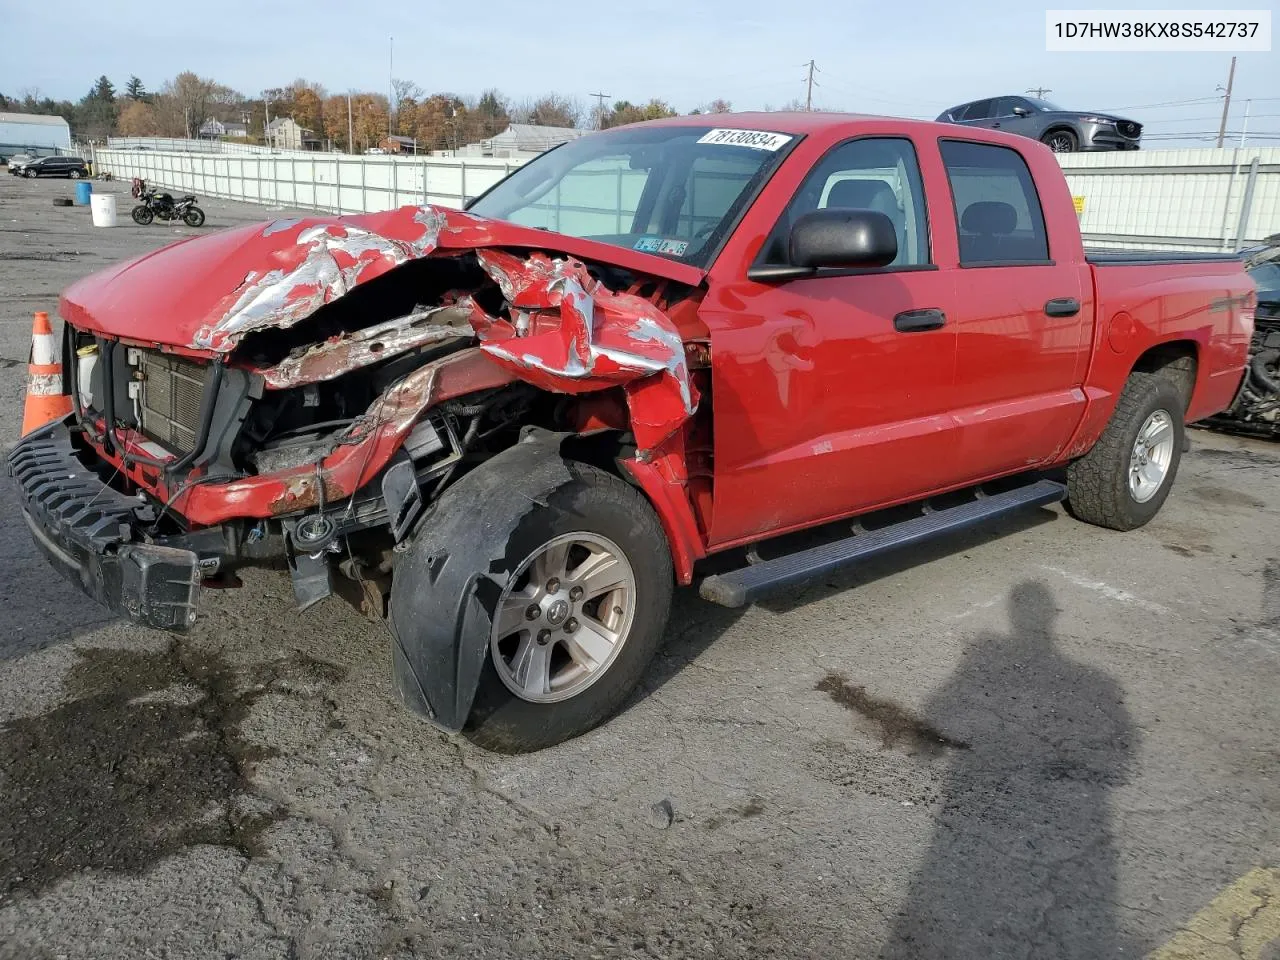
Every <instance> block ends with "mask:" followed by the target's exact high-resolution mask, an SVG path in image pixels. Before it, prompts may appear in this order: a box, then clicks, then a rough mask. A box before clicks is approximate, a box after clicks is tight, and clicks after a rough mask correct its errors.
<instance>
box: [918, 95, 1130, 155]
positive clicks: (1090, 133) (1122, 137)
mask: <svg viewBox="0 0 1280 960" xmlns="http://www.w3.org/2000/svg"><path fill="white" fill-rule="evenodd" d="M938 120H939V121H941V122H943V123H962V124H965V125H966V126H974V127H988V128H990V129H992V130H1003V131H1004V132H1005V133H1016V134H1017V135H1018V136H1020V137H1030V138H1031V139H1033V140H1039V141H1040V142H1041V143H1043V144H1045V145H1046V146H1048V147H1049V149H1050V150H1052V151H1053V152H1054V153H1075V152H1076V151H1077V150H1137V149H1138V146H1139V141H1140V140H1141V139H1142V124H1140V123H1136V122H1135V121H1133V120H1126V119H1125V118H1124V117H1117V116H1113V115H1111V114H1108V113H1097V112H1095V111H1089V110H1083V111H1079V110H1063V109H1062V108H1061V107H1059V106H1058V105H1057V104H1053V103H1050V102H1049V101H1048V100H1040V99H1037V98H1036V97H991V98H989V99H987V100H973V101H971V102H970V103H962V104H960V106H958V107H952V108H951V109H950V110H946V111H944V112H943V113H942V115H941V116H940V117H938Z"/></svg>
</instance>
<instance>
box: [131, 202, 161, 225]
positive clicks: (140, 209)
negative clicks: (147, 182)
mask: <svg viewBox="0 0 1280 960" xmlns="http://www.w3.org/2000/svg"><path fill="white" fill-rule="evenodd" d="M131 216H132V217H133V222H134V223H136V224H139V225H140V226H143V227H145V226H146V225H147V224H149V223H151V221H153V220H155V218H156V215H155V214H154V213H152V212H151V208H150V207H148V206H147V205H146V204H144V203H140V204H138V205H137V206H136V207H134V208H133V213H132V214H131Z"/></svg>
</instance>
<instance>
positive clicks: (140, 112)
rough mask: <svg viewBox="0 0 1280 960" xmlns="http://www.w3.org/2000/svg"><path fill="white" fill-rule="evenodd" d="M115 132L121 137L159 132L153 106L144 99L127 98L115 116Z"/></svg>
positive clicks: (149, 135)
mask: <svg viewBox="0 0 1280 960" xmlns="http://www.w3.org/2000/svg"><path fill="white" fill-rule="evenodd" d="M116 132H117V133H118V134H120V136H122V137H153V136H155V135H156V134H158V133H159V132H160V122H159V120H157V119H156V111H155V108H154V107H152V106H151V104H149V103H147V102H146V101H145V100H128V101H126V102H125V104H124V106H122V107H121V108H120V115H119V117H117V118H116Z"/></svg>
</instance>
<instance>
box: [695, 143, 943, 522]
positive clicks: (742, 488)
mask: <svg viewBox="0 0 1280 960" xmlns="http://www.w3.org/2000/svg"><path fill="white" fill-rule="evenodd" d="M927 146H928V147H929V148H931V149H936V148H934V147H933V144H932V143H928V144H927ZM920 159H921V158H920V153H919V151H917V148H916V144H915V143H914V142H913V141H912V140H911V139H909V138H906V137H901V136H883V137H874V136H873V137H863V138H858V139H852V140H847V141H845V142H843V143H839V144H836V145H834V146H832V147H831V148H829V149H828V150H827V151H826V152H825V154H824V155H822V156H821V157H820V158H818V159H817V160H816V162H815V163H814V165H813V167H812V168H811V169H810V170H809V171H808V173H807V174H806V175H805V177H804V178H803V180H802V181H801V182H800V184H799V187H798V189H797V190H795V191H794V193H793V194H792V195H791V197H790V200H789V202H788V203H787V205H786V207H785V208H784V209H783V211H782V213H781V216H779V217H778V218H777V220H776V222H772V223H771V224H770V226H771V227H772V229H770V226H765V228H764V229H766V230H769V233H768V235H767V236H766V237H765V238H764V243H763V246H762V247H760V252H759V254H758V256H757V258H756V261H755V262H756V263H757V264H761V265H786V263H787V238H788V236H789V232H790V226H791V224H792V223H793V222H794V221H795V219H796V218H797V217H799V216H800V215H802V214H803V213H806V212H808V211H811V210H815V209H821V208H825V207H854V208H865V209H873V210H877V211H879V212H881V213H884V214H885V215H886V216H887V217H889V219H890V220H891V221H892V222H893V225H894V229H895V232H896V234H897V237H898V257H897V259H896V260H895V261H894V262H893V263H892V264H890V265H889V266H887V267H883V268H878V269H859V270H821V271H819V273H818V274H817V275H814V276H809V277H802V278H796V279H791V280H785V281H781V282H764V283H762V282H754V281H751V280H749V279H738V277H740V276H741V274H737V275H736V276H734V277H731V278H727V279H728V282H721V281H720V278H719V277H717V279H716V281H715V283H713V285H712V287H711V289H710V291H709V293H708V296H707V298H706V300H704V302H703V307H702V309H701V311H700V313H699V316H700V317H701V318H702V319H703V321H704V322H705V323H706V324H707V327H708V329H709V330H710V331H711V343H712V395H713V400H714V403H715V509H714V513H713V520H712V529H711V531H710V539H711V541H712V543H714V544H716V545H717V546H725V545H728V544H732V543H735V542H740V541H742V540H745V539H752V538H755V537H758V536H759V535H760V534H763V533H769V532H780V531H782V530H786V529H790V528H795V527H800V526H804V525H807V524H812V523H817V522H820V521H823V520H828V519H833V518H836V517H840V516H847V515H849V514H852V513H855V512H858V511H861V510H865V509H869V508H872V507H875V506H878V505H881V504H884V503H886V502H888V501H894V500H901V499H904V498H910V497H912V496H915V495H918V494H921V493H925V492H928V491H930V490H933V489H936V488H938V487H941V486H945V485H946V484H947V482H948V480H949V479H950V478H951V476H952V475H953V473H954V470H955V445H956V431H955V424H954V421H953V419H952V418H951V416H950V410H951V406H952V399H951V391H952V377H953V373H954V363H955V344H956V340H955V332H954V330H953V328H952V327H951V325H950V324H949V321H948V317H949V316H950V312H951V310H952V307H953V303H954V301H955V296H956V291H955V272H954V271H950V270H940V269H939V268H938V267H937V265H936V264H935V263H934V258H933V256H932V248H931V243H930V236H929V228H928V218H927V215H926V201H925V187H924V182H923V180H922V176H921V163H920ZM927 159H929V160H931V162H932V164H933V166H934V167H935V176H934V177H932V178H931V179H930V183H929V187H930V194H929V202H930V204H937V203H939V202H941V203H947V202H948V198H947V195H946V187H945V183H942V182H940V181H941V172H940V169H936V168H938V163H937V159H936V154H935V155H934V156H932V157H930V158H927ZM744 272H745V271H744Z"/></svg>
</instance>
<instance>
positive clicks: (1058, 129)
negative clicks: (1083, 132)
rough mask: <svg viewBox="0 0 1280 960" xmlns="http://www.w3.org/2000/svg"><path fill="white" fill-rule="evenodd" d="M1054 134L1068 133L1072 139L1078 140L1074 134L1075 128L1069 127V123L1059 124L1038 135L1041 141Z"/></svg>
mask: <svg viewBox="0 0 1280 960" xmlns="http://www.w3.org/2000/svg"><path fill="white" fill-rule="evenodd" d="M1055 133H1069V134H1071V135H1072V136H1073V137H1077V138H1078V134H1077V133H1076V128H1075V127H1073V126H1071V124H1069V123H1059V124H1055V125H1054V126H1052V127H1050V128H1049V129H1048V130H1046V131H1045V132H1044V133H1042V134H1040V139H1041V140H1043V139H1044V138H1045V137H1049V136H1052V135H1053V134H1055Z"/></svg>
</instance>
